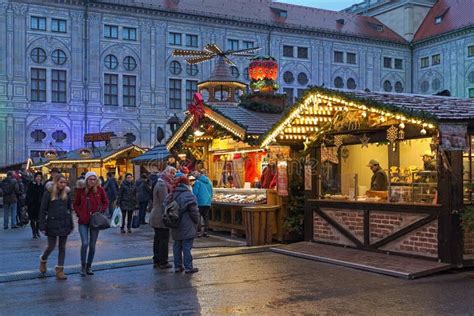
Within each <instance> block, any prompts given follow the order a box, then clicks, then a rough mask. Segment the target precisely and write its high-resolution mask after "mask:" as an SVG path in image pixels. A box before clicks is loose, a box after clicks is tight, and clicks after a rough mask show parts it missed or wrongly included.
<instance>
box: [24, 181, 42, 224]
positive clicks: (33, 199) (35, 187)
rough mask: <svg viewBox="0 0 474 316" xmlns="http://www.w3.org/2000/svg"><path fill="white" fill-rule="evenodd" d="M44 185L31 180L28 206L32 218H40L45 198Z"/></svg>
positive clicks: (27, 194) (27, 197)
mask: <svg viewBox="0 0 474 316" xmlns="http://www.w3.org/2000/svg"><path fill="white" fill-rule="evenodd" d="M43 193H44V185H43V184H42V183H40V184H36V182H31V183H30V184H29V185H28V190H27V191H26V206H27V207H28V216H29V217H30V219H38V218H39V212H40V207H41V201H42V200H43Z"/></svg>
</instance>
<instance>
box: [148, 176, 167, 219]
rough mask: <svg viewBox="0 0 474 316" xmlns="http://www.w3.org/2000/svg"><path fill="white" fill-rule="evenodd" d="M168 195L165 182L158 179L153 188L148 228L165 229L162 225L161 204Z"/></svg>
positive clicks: (162, 208)
mask: <svg viewBox="0 0 474 316" xmlns="http://www.w3.org/2000/svg"><path fill="white" fill-rule="evenodd" d="M168 193H169V190H168V186H167V185H166V183H165V180H163V179H158V181H157V182H156V185H155V187H154V188H153V209H152V211H151V214H150V219H149V221H148V222H149V223H150V226H151V227H153V228H167V227H166V226H165V225H163V211H164V206H163V204H164V202H165V199H166V196H167V195H168Z"/></svg>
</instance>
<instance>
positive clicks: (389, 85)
mask: <svg viewBox="0 0 474 316" xmlns="http://www.w3.org/2000/svg"><path fill="white" fill-rule="evenodd" d="M392 88H393V87H392V83H391V82H390V81H389V80H385V81H384V82H383V91H385V92H391V91H392Z"/></svg>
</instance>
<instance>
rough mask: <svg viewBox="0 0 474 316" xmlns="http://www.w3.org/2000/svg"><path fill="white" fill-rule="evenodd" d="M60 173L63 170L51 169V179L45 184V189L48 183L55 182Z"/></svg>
mask: <svg viewBox="0 0 474 316" xmlns="http://www.w3.org/2000/svg"><path fill="white" fill-rule="evenodd" d="M60 173H61V170H59V169H58V168H53V169H51V172H50V174H51V177H50V178H49V179H48V180H46V182H45V183H44V185H45V187H46V183H48V182H51V181H54V178H56V176H57V175H58V174H60Z"/></svg>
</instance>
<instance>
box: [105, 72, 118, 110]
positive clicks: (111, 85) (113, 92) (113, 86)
mask: <svg viewBox="0 0 474 316" xmlns="http://www.w3.org/2000/svg"><path fill="white" fill-rule="evenodd" d="M104 104H105V105H118V75H112V74H105V75H104Z"/></svg>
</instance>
